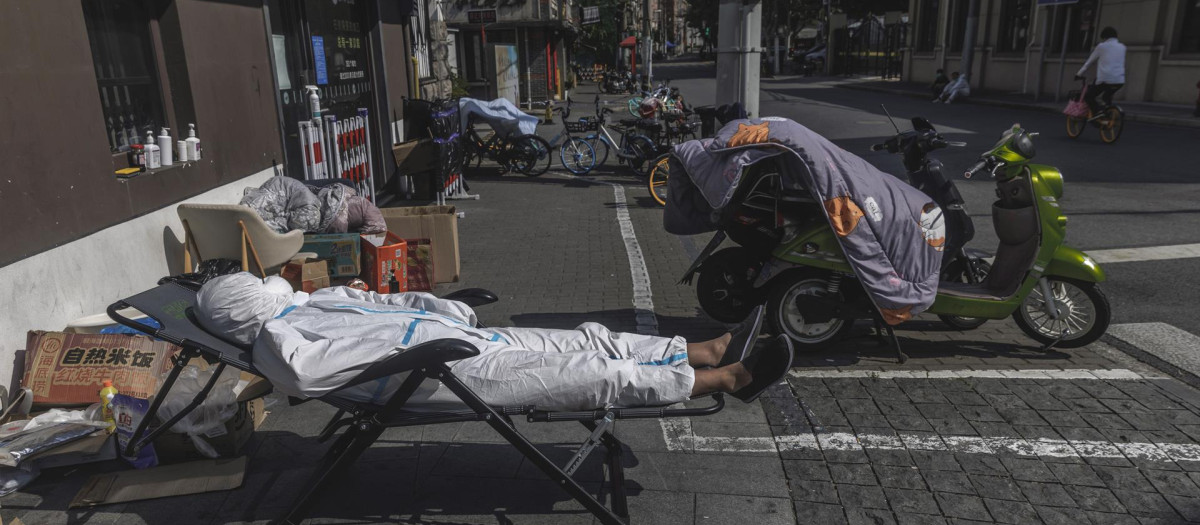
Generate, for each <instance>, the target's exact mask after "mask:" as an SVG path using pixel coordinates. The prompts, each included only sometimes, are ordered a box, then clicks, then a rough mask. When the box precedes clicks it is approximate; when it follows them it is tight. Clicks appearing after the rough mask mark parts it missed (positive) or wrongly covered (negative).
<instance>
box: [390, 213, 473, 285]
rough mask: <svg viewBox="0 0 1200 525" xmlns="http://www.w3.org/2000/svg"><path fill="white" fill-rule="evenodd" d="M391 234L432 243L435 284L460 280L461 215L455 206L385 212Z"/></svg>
mask: <svg viewBox="0 0 1200 525" xmlns="http://www.w3.org/2000/svg"><path fill="white" fill-rule="evenodd" d="M380 211H382V212H383V219H384V220H385V221H387V226H388V231H389V232H392V233H394V234H396V235H398V236H400V237H402V238H405V239H429V240H430V242H431V243H432V248H433V266H434V280H435V281H436V282H439V283H452V282H455V281H457V280H458V273H459V263H458V211H457V210H456V209H455V208H454V206H416V207H408V208H383V209H382V210H380Z"/></svg>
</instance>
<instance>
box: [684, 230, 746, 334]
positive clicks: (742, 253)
mask: <svg viewBox="0 0 1200 525" xmlns="http://www.w3.org/2000/svg"><path fill="white" fill-rule="evenodd" d="M761 267H762V263H761V262H759V258H758V257H756V256H755V255H754V253H753V252H751V251H750V250H747V249H745V248H742V247H741V246H735V247H731V248H725V249H723V250H720V251H718V252H716V253H714V254H712V255H710V256H708V258H707V259H705V260H704V264H702V265H700V276H699V277H697V278H696V299H697V300H698V301H699V302H700V308H701V309H702V310H704V313H706V314H708V316H709V317H712V318H713V319H716V320H718V321H720V322H722V323H737V322H741V321H742V320H743V319H745V318H746V316H747V315H750V310H753V309H754V307H755V306H757V305H758V304H761V303H762V298H761V296H760V295H759V294H758V292H757V291H756V290H755V289H754V277H755V276H756V275H758V272H759V269H760V268H761Z"/></svg>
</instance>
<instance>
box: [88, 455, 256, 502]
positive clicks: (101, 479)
mask: <svg viewBox="0 0 1200 525" xmlns="http://www.w3.org/2000/svg"><path fill="white" fill-rule="evenodd" d="M245 476H246V456H240V457H236V458H233V459H208V460H204V461H193V462H191V463H181V464H178V465H167V466H165V467H154V468H148V469H144V470H124V471H121V472H112V473H109V474H97V475H95V476H92V477H91V478H90V479H88V481H87V483H84V485H83V488H82V489H80V490H79V493H78V494H76V495H75V499H73V500H71V504H70V505H68V506H67V508H71V509H75V508H79V507H94V506H96V505H107V504H110V503H122V502H126V501H142V500H148V499H157V498H165V497H169V496H183V495H187V494H200V493H203V492H215V491H218V490H232V489H236V488H238V487H240V486H242V480H243V479H244V478H245Z"/></svg>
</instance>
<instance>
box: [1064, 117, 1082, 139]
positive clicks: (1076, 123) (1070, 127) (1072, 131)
mask: <svg viewBox="0 0 1200 525" xmlns="http://www.w3.org/2000/svg"><path fill="white" fill-rule="evenodd" d="M1085 127H1087V119H1086V118H1078V117H1071V116H1068V117H1067V136H1068V137H1071V138H1073V139H1074V138H1079V136H1080V135H1082V134H1083V128H1085Z"/></svg>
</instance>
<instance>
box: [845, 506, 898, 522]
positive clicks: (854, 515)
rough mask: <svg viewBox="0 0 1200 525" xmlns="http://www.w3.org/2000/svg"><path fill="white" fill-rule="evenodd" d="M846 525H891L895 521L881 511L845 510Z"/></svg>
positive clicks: (889, 514)
mask: <svg viewBox="0 0 1200 525" xmlns="http://www.w3.org/2000/svg"><path fill="white" fill-rule="evenodd" d="M846 523H849V524H850V525H893V524H895V523H896V519H895V518H894V517H893V516H892V513H891V512H889V511H886V510H883V509H855V508H848V509H846Z"/></svg>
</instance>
